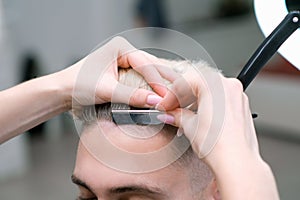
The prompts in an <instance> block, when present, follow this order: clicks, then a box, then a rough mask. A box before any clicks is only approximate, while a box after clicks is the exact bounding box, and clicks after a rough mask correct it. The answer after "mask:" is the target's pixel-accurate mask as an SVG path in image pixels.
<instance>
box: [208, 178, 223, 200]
mask: <svg viewBox="0 0 300 200" xmlns="http://www.w3.org/2000/svg"><path fill="white" fill-rule="evenodd" d="M204 196H205V197H206V199H208V200H221V199H222V198H221V194H220V192H219V189H218V184H217V181H216V179H213V180H212V182H211V183H209V184H208V186H207V188H206V191H205V193H204Z"/></svg>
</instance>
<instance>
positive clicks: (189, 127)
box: [158, 67, 259, 164]
mask: <svg viewBox="0 0 300 200" xmlns="http://www.w3.org/2000/svg"><path fill="white" fill-rule="evenodd" d="M210 79H211V80H217V79H218V81H215V82H214V84H210V83H209V80H210ZM218 84H219V85H218ZM216 85H218V86H216ZM213 90H219V91H213ZM213 92H215V93H218V94H219V95H218V96H214V95H212V93H213ZM222 94H223V95H222ZM216 97H218V98H219V99H217V100H216V99H215V100H213V98H216ZM222 97H223V98H222ZM190 104H194V105H193V107H195V106H196V107H197V110H198V111H197V113H195V112H193V111H191V110H190V109H187V108H184V107H186V106H188V105H190ZM214 104H218V105H214ZM179 107H180V108H179ZM158 108H160V109H162V110H166V111H168V114H170V115H171V116H170V117H169V123H171V124H173V125H175V126H177V127H180V128H182V130H183V133H184V134H185V135H186V137H187V138H188V139H190V141H191V142H192V147H193V149H194V151H195V152H196V153H197V154H198V155H199V157H200V158H203V157H204V159H205V160H207V161H208V163H209V164H213V163H214V160H215V159H217V160H218V161H220V160H222V159H228V157H236V158H237V157H240V156H244V155H245V154H247V155H249V154H253V155H256V156H257V155H259V154H258V145H257V139H256V134H255V130H254V125H253V121H252V117H251V112H250V109H249V103H248V98H247V96H246V95H245V94H244V92H243V87H242V84H241V83H240V82H239V81H238V80H237V79H234V78H225V77H224V76H222V75H221V74H220V73H218V72H215V71H212V70H207V71H204V72H203V73H202V74H200V73H199V72H197V71H196V70H195V69H194V68H192V67H190V68H189V69H188V70H187V72H186V73H185V74H183V75H182V76H181V77H180V78H178V79H177V80H175V81H174V82H173V86H172V89H171V90H170V91H169V92H167V94H166V95H165V97H164V98H163V99H162V101H161V102H160V103H159V105H158ZM220 108H221V109H220ZM174 109H175V110H174ZM218 109H219V110H218ZM222 109H223V111H222ZM216 115H221V116H219V117H218V121H214V119H215V116H216ZM222 115H223V116H222ZM172 117H174V118H172ZM167 123H168V121H167ZM213 126H218V127H213ZM214 131H215V132H214ZM211 140H213V142H212V141H211ZM207 141H208V142H207ZM208 144H209V145H208ZM211 162H212V163H211Z"/></svg>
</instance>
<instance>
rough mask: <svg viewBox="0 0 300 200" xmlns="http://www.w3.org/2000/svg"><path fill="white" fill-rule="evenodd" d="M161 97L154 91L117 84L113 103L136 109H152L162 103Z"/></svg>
mask: <svg viewBox="0 0 300 200" xmlns="http://www.w3.org/2000/svg"><path fill="white" fill-rule="evenodd" d="M161 99H162V98H161V97H160V96H158V95H157V94H155V93H154V92H152V91H149V90H146V89H141V88H133V87H129V86H126V85H123V84H120V83H118V82H116V87H115V89H114V92H113V94H112V95H111V99H110V101H111V102H113V103H124V104H128V105H131V106H134V107H144V108H150V107H153V106H154V105H156V104H157V103H158V102H159V101H161Z"/></svg>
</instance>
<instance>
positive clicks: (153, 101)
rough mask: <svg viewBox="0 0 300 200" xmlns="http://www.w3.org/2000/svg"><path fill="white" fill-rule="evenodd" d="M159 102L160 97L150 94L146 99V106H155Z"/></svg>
mask: <svg viewBox="0 0 300 200" xmlns="http://www.w3.org/2000/svg"><path fill="white" fill-rule="evenodd" d="M161 100H162V98H161V97H160V96H158V95H153V94H151V95H149V96H148V97H147V104H149V105H156V104H158V103H159V102H160V101H161Z"/></svg>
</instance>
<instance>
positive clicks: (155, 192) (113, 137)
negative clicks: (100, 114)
mask: <svg viewBox="0 0 300 200" xmlns="http://www.w3.org/2000/svg"><path fill="white" fill-rule="evenodd" d="M101 127H102V129H103V131H104V133H105V136H106V137H107V138H108V139H109V140H110V141H111V142H112V143H114V145H116V146H118V147H120V148H122V149H124V150H126V151H130V152H138V153H144V152H149V151H155V150H157V149H159V148H161V147H162V146H165V145H166V144H167V143H168V142H169V140H170V139H171V138H169V137H165V136H163V135H162V134H161V133H158V134H157V135H155V136H153V137H151V138H149V139H147V140H142V141H141V140H140V139H137V138H133V137H131V136H129V135H126V134H124V133H123V131H122V130H120V129H119V128H118V127H117V126H116V125H114V124H113V123H111V122H105V123H103V124H102V125H101ZM97 131H98V129H97V128H96V126H95V127H92V128H88V129H86V130H85V131H84V133H83V135H82V137H81V141H80V142H79V145H78V152H77V160H76V165H75V169H74V174H73V177H72V180H73V182H74V183H76V184H77V185H78V186H79V190H80V195H79V197H80V198H79V199H80V200H85V199H86V200H94V199H99V200H100V199H101V200H106V199H110V200H139V199H149V200H151V199H155V200H168V199H170V200H171V199H172V200H177V199H178V200H179V199H182V200H189V199H192V191H191V189H190V188H191V187H190V184H191V182H190V176H189V174H188V172H187V171H188V170H186V169H185V168H184V167H178V166H172V165H169V166H168V167H165V168H163V169H160V170H157V171H154V172H151V173H144V174H140V173H139V174H133V173H125V172H120V171H117V170H114V169H112V168H109V167H107V166H106V165H104V164H103V163H101V162H100V161H99V160H97V158H95V156H93V155H92V154H91V153H90V151H89V150H88V149H89V147H88V146H85V145H83V144H86V143H88V141H95V140H96V138H95V135H96V134H95V133H96V132H97ZM82 141H84V142H82Z"/></svg>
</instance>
